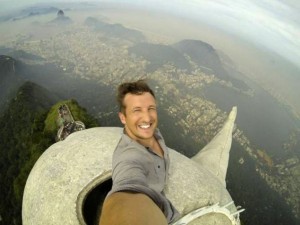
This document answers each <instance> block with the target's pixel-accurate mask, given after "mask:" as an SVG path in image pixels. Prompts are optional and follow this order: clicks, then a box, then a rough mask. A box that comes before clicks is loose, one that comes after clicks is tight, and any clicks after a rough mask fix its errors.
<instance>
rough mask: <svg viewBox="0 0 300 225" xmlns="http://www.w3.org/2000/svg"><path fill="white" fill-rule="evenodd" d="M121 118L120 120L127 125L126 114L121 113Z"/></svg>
mask: <svg viewBox="0 0 300 225" xmlns="http://www.w3.org/2000/svg"><path fill="white" fill-rule="evenodd" d="M119 118H120V120H121V122H122V123H123V124H124V125H125V124H126V118H125V115H124V113H122V112H119Z"/></svg>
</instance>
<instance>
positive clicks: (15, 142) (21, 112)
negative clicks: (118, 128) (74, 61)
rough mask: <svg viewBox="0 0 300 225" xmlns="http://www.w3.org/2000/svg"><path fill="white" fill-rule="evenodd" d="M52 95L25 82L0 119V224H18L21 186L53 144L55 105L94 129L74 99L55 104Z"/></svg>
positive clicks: (21, 194) (83, 110)
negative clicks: (0, 219) (67, 108)
mask: <svg viewBox="0 0 300 225" xmlns="http://www.w3.org/2000/svg"><path fill="white" fill-rule="evenodd" d="M53 96H54V95H52V93H50V92H48V91H47V90H46V89H44V88H42V87H40V86H38V85H36V84H34V83H31V82H26V83H25V84H24V85H22V86H21V87H20V88H19V90H18V92H17V95H16V97H15V98H14V99H12V100H11V102H10V103H9V107H8V108H7V110H6V111H5V112H4V113H3V116H2V117H1V118H0V137H1V138H0V171H1V174H0V194H1V195H0V196H1V200H0V216H1V217H2V221H1V224H5V225H6V224H7V225H11V224H22V222H21V209H22V196H23V190H24V186H25V183H26V180H27V177H28V175H29V173H30V170H31V168H32V167H33V165H34V163H35V162H36V160H37V159H38V158H39V156H40V155H41V154H42V153H43V152H44V151H45V150H46V149H47V148H48V147H49V146H50V145H51V144H53V143H54V142H55V135H56V132H57V127H56V121H55V120H56V118H57V108H58V107H59V105H61V104H62V103H64V104H67V105H68V106H69V108H70V110H71V111H72V114H73V116H74V119H75V120H80V121H82V122H84V123H85V125H86V127H87V128H89V127H94V126H98V123H97V121H96V120H95V119H93V118H92V117H91V116H89V115H88V114H87V112H86V110H85V109H83V108H81V107H80V106H79V105H78V103H77V102H76V101H75V100H67V101H61V102H58V103H56V102H57V100H58V99H56V98H55V97H53ZM55 103H56V104H55ZM54 104H55V105H54ZM46 124H47V126H45V125H46Z"/></svg>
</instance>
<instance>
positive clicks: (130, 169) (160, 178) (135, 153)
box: [109, 130, 179, 223]
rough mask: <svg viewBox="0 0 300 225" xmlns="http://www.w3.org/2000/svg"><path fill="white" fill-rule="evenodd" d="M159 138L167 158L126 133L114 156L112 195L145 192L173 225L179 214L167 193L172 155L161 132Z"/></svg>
mask: <svg viewBox="0 0 300 225" xmlns="http://www.w3.org/2000/svg"><path fill="white" fill-rule="evenodd" d="M155 137H156V139H157V141H158V142H159V144H160V146H161V148H162V149H163V151H164V158H161V157H160V156H158V155H156V154H155V153H154V152H153V151H152V150H151V149H148V148H146V147H144V146H143V145H141V144H139V143H138V142H136V141H134V140H132V139H131V138H130V137H128V136H127V135H126V134H123V135H122V137H121V139H120V142H119V144H118V146H117V147H116V149H115V151H114V154H113V159H112V168H113V171H112V180H113V186H112V190H111V191H110V192H109V195H110V194H112V193H114V192H118V191H132V192H139V193H144V194H146V195H147V196H149V197H150V198H151V199H152V200H153V201H154V202H155V203H156V205H157V206H158V207H159V208H160V209H161V210H162V212H163V213H164V214H165V216H166V218H167V220H168V222H169V223H170V222H172V221H174V220H175V219H176V217H177V216H178V215H179V214H178V212H177V210H176V209H175V208H174V206H173V205H172V204H171V202H170V201H169V200H168V199H167V198H166V196H165V194H164V192H163V190H164V187H165V184H166V182H167V180H168V171H169V165H170V160H169V152H168V148H167V146H166V145H165V142H164V140H163V138H162V136H161V134H160V132H159V131H158V130H157V131H156V132H155Z"/></svg>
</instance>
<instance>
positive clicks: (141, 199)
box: [99, 192, 168, 225]
mask: <svg viewBox="0 0 300 225" xmlns="http://www.w3.org/2000/svg"><path fill="white" fill-rule="evenodd" d="M167 224H168V223H167V220H166V218H165V216H164V214H163V213H162V211H161V210H160V209H159V207H158V206H157V205H156V204H155V203H154V202H153V201H152V200H151V198H149V197H148V196H147V195H145V194H142V193H131V192H116V193H113V194H111V195H110V196H108V197H107V198H106V200H105V201H104V203H103V208H102V212H101V218H100V223H99V225H167Z"/></svg>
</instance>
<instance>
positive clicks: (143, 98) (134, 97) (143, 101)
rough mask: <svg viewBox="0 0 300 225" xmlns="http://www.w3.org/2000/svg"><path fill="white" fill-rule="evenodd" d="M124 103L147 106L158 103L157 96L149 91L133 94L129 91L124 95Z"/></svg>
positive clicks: (133, 105)
mask: <svg viewBox="0 0 300 225" xmlns="http://www.w3.org/2000/svg"><path fill="white" fill-rule="evenodd" d="M124 104H125V105H126V106H132V107H135V106H147V105H156V101H155V98H154V97H153V96H152V95H151V94H150V93H149V92H144V93H142V94H131V93H128V94H126V95H125V97H124Z"/></svg>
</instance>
